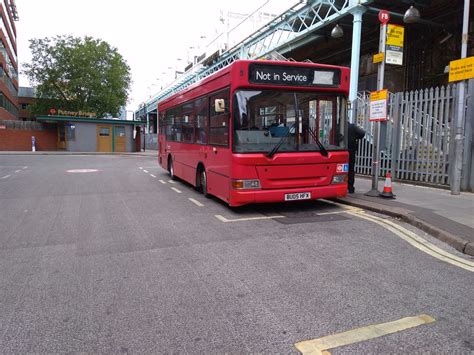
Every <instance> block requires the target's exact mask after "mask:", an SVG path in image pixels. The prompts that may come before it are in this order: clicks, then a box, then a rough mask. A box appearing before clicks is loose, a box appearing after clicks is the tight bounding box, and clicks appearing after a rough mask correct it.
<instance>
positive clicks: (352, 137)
mask: <svg viewBox="0 0 474 355" xmlns="http://www.w3.org/2000/svg"><path fill="white" fill-rule="evenodd" d="M364 136H365V131H364V130H363V129H362V128H361V127H359V126H357V125H356V124H354V123H349V127H348V133H347V145H348V147H347V148H348V151H349V176H348V178H349V180H348V184H347V191H348V192H349V193H351V194H352V193H354V191H355V190H354V178H355V171H354V165H355V160H356V153H357V147H358V145H359V144H358V143H359V142H358V141H359V139H362V138H364Z"/></svg>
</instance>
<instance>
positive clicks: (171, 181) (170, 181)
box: [168, 180, 176, 184]
mask: <svg viewBox="0 0 474 355" xmlns="http://www.w3.org/2000/svg"><path fill="white" fill-rule="evenodd" d="M168 182H169V183H170V184H176V181H173V180H168Z"/></svg>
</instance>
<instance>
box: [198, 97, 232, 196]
mask: <svg viewBox="0 0 474 355" xmlns="http://www.w3.org/2000/svg"><path fill="white" fill-rule="evenodd" d="M209 106H210V110H209V113H210V114H209V141H208V144H209V145H208V147H207V148H208V151H207V154H206V158H205V164H206V170H207V171H208V173H207V179H208V184H207V186H208V191H209V193H211V194H213V195H216V196H219V197H221V198H223V199H225V200H228V198H229V189H230V171H231V169H230V166H231V163H232V162H231V160H232V154H231V149H230V146H229V144H230V142H229V137H230V132H229V131H230V122H229V121H230V100H229V90H225V91H222V92H220V93H217V94H215V95H212V96H211V97H210V103H209Z"/></svg>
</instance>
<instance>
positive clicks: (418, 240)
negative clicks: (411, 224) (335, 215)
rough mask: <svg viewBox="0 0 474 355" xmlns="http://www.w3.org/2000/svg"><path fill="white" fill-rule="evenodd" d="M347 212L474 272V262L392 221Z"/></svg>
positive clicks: (436, 256)
mask: <svg viewBox="0 0 474 355" xmlns="http://www.w3.org/2000/svg"><path fill="white" fill-rule="evenodd" d="M348 213H349V214H352V215H353V216H356V217H359V218H362V219H365V220H368V221H371V222H373V223H376V224H378V225H380V226H382V227H384V228H385V229H388V230H389V231H391V232H392V233H394V234H395V235H397V236H399V237H400V238H402V239H403V240H405V241H406V242H408V243H410V244H411V245H412V246H414V247H415V248H417V249H419V250H421V251H423V252H425V253H426V254H428V255H431V256H432V257H434V258H436V259H439V260H442V261H444V262H447V263H449V264H451V265H454V266H457V267H460V268H462V269H465V270H468V271H471V272H474V262H471V261H469V260H466V259H463V258H460V257H458V256H456V255H454V254H451V253H448V252H447V251H444V250H443V249H441V248H438V247H437V246H435V245H434V244H432V243H430V242H429V241H427V240H426V239H424V238H422V237H420V236H419V235H417V234H415V233H413V232H412V231H410V230H408V229H406V228H404V227H402V226H400V225H398V224H396V223H394V222H392V221H389V220H387V219H383V218H379V217H376V216H371V215H368V214H366V213H365V212H364V211H360V212H352V211H351V212H348Z"/></svg>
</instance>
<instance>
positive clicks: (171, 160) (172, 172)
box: [168, 156, 176, 180]
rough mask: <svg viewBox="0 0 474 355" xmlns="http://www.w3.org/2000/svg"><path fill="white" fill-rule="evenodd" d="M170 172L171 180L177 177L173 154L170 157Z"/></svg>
mask: <svg viewBox="0 0 474 355" xmlns="http://www.w3.org/2000/svg"><path fill="white" fill-rule="evenodd" d="M168 173H169V174H170V178H171V180H175V179H176V176H175V175H174V166H173V158H171V156H170V157H169V158H168Z"/></svg>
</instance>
